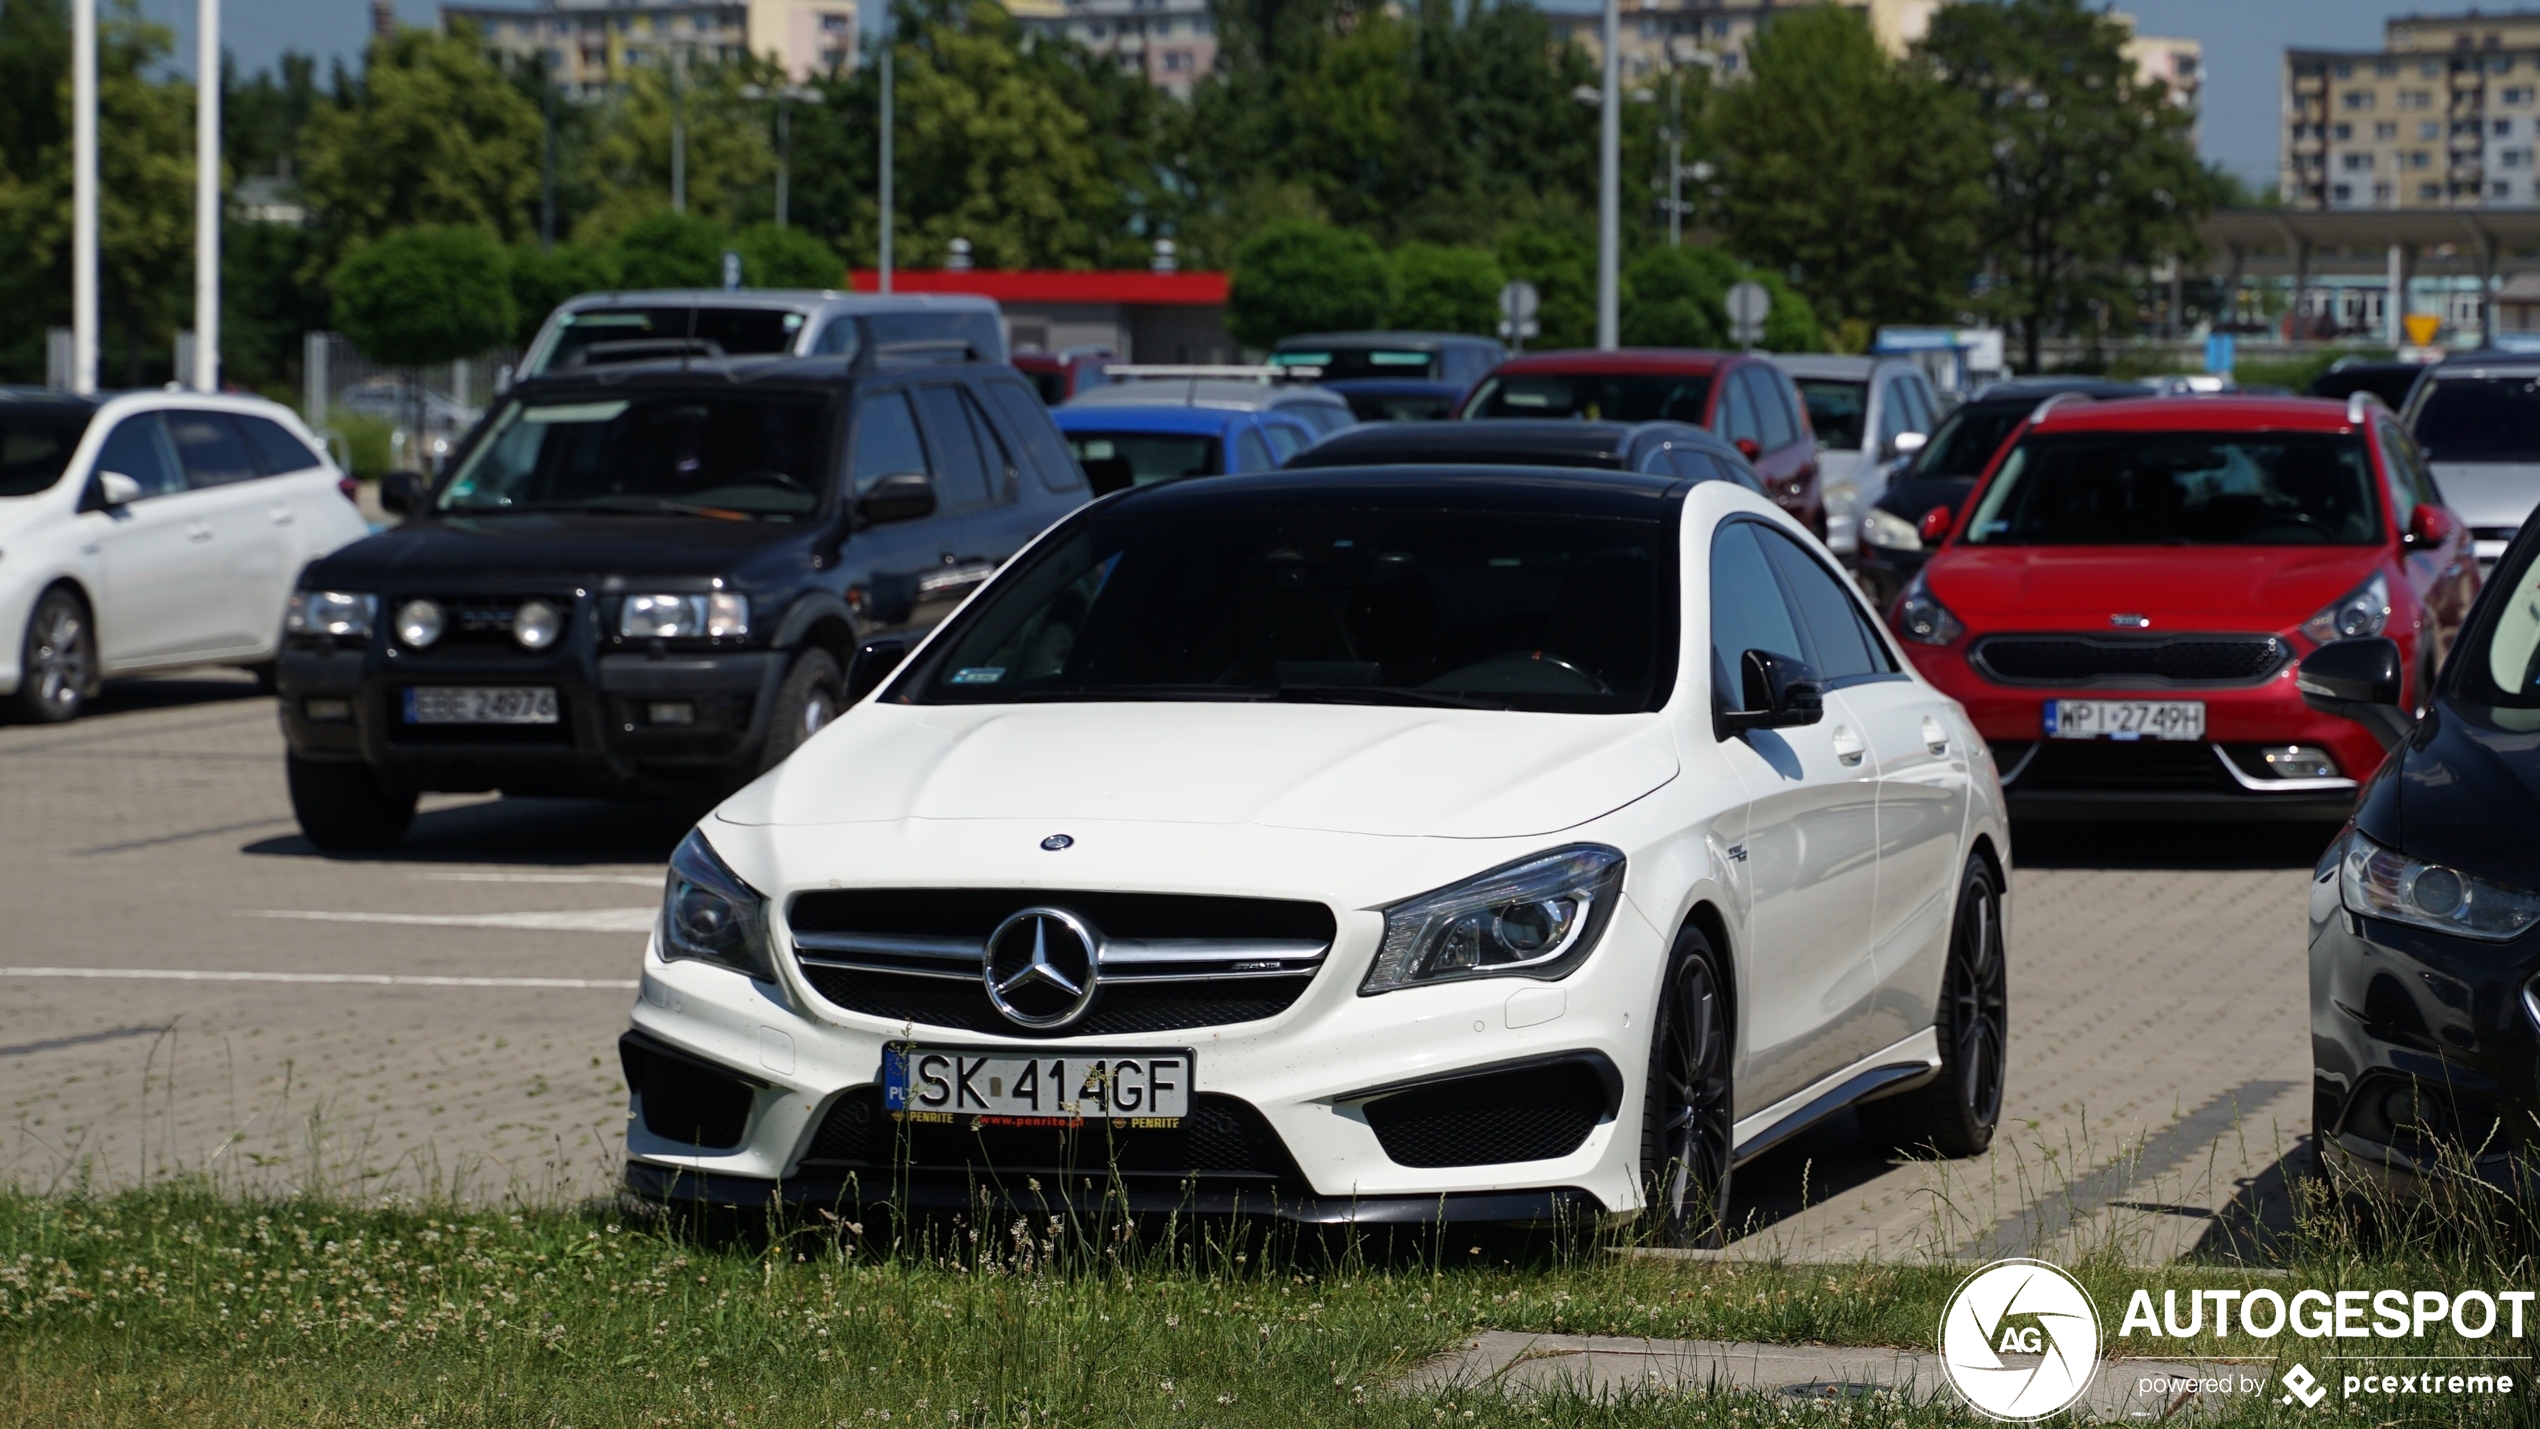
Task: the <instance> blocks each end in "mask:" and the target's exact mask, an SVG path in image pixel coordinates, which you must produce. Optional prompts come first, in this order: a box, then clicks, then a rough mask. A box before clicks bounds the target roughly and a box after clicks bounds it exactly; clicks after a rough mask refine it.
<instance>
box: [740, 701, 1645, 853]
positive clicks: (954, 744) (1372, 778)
mask: <svg viewBox="0 0 2540 1429" xmlns="http://www.w3.org/2000/svg"><path fill="white" fill-rule="evenodd" d="M1676 769H1677V763H1676V750H1675V741H1674V736H1673V732H1672V731H1671V730H1670V728H1669V727H1668V724H1667V722H1666V720H1665V718H1664V717H1663V716H1660V715H1656V714H1641V715H1555V714H1522V713H1514V712H1503V711H1476V710H1430V709H1401V708H1394V707H1390V706H1364V705H1300V704H1169V703H1156V704H1061V705H968V706H963V705H934V706H912V705H886V704H865V705H861V706H858V707H857V708H855V709H853V710H850V711H849V712H848V713H847V714H846V715H845V716H843V717H841V718H840V719H839V720H838V721H837V722H836V723H835V724H833V725H831V726H830V727H829V728H828V729H825V730H823V731H821V732H820V734H819V735H818V736H817V737H816V738H814V739H812V740H811V741H810V742H809V743H807V744H805V745H804V746H803V747H802V748H801V749H799V750H797V751H795V753H794V755H793V757H792V758H790V759H788V760H787V761H786V762H785V763H784V765H782V766H781V767H780V768H778V769H777V770H776V771H775V772H774V773H772V774H769V775H767V776H766V777H764V778H762V779H760V780H759V781H758V782H757V783H755V784H752V785H751V786H750V787H749V788H747V789H744V790H742V791H741V792H740V793H739V794H736V795H734V796H733V797H732V799H731V800H729V801H728V802H727V803H725V805H724V806H723V808H722V809H721V810H719V811H718V817H720V818H722V819H724V820H726V821H727V822H731V823H736V824H790V825H810V824H844V823H879V822H890V821H897V820H905V819H983V820H984V819H1040V820H1045V821H1050V823H1051V827H1052V829H1054V830H1057V829H1063V828H1065V827H1066V826H1067V824H1068V823H1069V822H1081V821H1087V820H1119V821H1136V822H1147V823H1165V824H1213V825H1232V824H1255V825H1260V826H1264V827H1269V828H1287V829H1309V830H1318V831H1323V832H1331V833H1362V834H1382V835H1396V836H1406V837H1418V836H1431V837H1443V838H1473V839H1487V838H1513V837H1519V836H1523V835H1530V834H1541V833H1549V832H1552V831H1554V830H1558V829H1565V828H1570V827H1572V826H1574V825H1577V824H1582V823H1585V822H1587V821H1588V820H1590V819H1593V818H1596V817H1597V816H1598V815H1601V814H1605V813H1609V812H1611V811H1613V810H1615V809H1618V808H1620V807H1622V806H1623V805H1625V804H1628V803H1631V802H1632V801H1634V800H1636V799H1639V798H1640V797H1641V796H1643V795H1645V794H1647V793H1649V792H1650V791H1651V790H1653V789H1656V788H1658V787H1659V786H1660V785H1663V784H1665V783H1666V782H1667V781H1669V780H1671V779H1673V778H1674V777H1675V776H1676Z"/></svg>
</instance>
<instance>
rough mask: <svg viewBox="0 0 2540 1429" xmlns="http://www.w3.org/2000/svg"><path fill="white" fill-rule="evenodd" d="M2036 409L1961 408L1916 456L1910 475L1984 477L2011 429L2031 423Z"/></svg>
mask: <svg viewBox="0 0 2540 1429" xmlns="http://www.w3.org/2000/svg"><path fill="white" fill-rule="evenodd" d="M2034 410H2035V408H2034V407H1961V408H1959V409H1958V410H1957V411H1955V412H1952V413H1950V414H1949V416H1948V418H1947V419H1946V420H1945V421H1943V422H1942V423H1941V424H1940V430H1939V431H1936V432H1934V433H1932V434H1931V440H1930V441H1928V442H1926V443H1924V444H1923V449H1922V450H1921V451H1919V452H1916V453H1915V454H1914V463H1913V465H1912V466H1910V467H1908V468H1906V470H1907V472H1908V474H1909V475H1912V476H1916V477H1922V478H1926V479H1939V478H1943V477H1952V476H1958V477H1967V476H1982V475H1983V474H1984V464H1985V463H1986V462H1989V461H1991V460H1993V454H1994V453H1995V452H1998V451H2000V450H2002V443H2003V440H2004V439H2005V438H2007V437H2009V436H2010V435H2011V429H2012V428H2013V427H2016V426H2018V425H2019V424H2020V423H2022V422H2024V421H2026V420H2028V414H2029V413H2030V412H2031V411H2034Z"/></svg>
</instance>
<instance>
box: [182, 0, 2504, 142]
mask: <svg viewBox="0 0 2540 1429" xmlns="http://www.w3.org/2000/svg"><path fill="white" fill-rule="evenodd" d="M1545 3H1547V4H1548V5H1550V6H1554V7H1557V8H1560V9H1574V8H1587V7H1581V6H1579V5H1577V4H1576V3H1575V0H1545ZM870 4H871V0H867V5H868V9H869V8H870ZM144 8H145V9H146V10H147V11H148V13H149V14H150V15H151V16H152V17H154V18H156V19H158V20H160V21H161V22H163V23H166V24H168V25H170V26H171V27H173V28H174V29H175V30H176V31H177V44H178V49H179V53H180V55H181V56H182V58H183V60H184V63H183V65H182V66H181V67H182V68H184V69H186V70H188V71H189V72H190V71H191V69H192V67H193V53H194V41H193V30H194V7H193V5H192V4H190V3H187V0H144ZM2118 8H2119V9H2124V10H2129V11H2131V12H2132V13H2133V14H2134V15H2135V17H2136V18H2137V20H2138V21H2139V22H2140V24H2141V27H2142V29H2143V30H2144V31H2145V32H2147V33H2151V34H2162V35H2190V36H2193V37H2195V38H2197V39H2199V40H2202V41H2204V43H2205V63H2206V69H2207V78H2206V87H2205V114H2204V131H2203V132H2204V146H2205V155H2206V157H2207V158H2209V159H2213V160H2215V161H2217V162H2219V163H2222V164H2223V165H2225V166H2226V167H2228V168H2230V169H2232V170H2233V171H2235V172H2237V173H2239V174H2241V175H2242V176H2244V177H2246V178H2249V179H2251V180H2253V181H2257V182H2260V183H2272V182H2273V181H2274V179H2275V165H2276V142H2277V137H2276V136H2277V130H2278V119H2277V105H2278V89H2279V87H2280V84H2281V65H2282V63H2283V56H2284V48H2285V46H2287V45H2288V44H2296V43H2298V44H2303V45H2311V46H2324V47H2336V48H2345V47H2353V48H2367V47H2371V46H2375V45H2377V44H2378V43H2379V42H2380V37H2381V24H2382V20H2383V19H2384V18H2385V17H2386V16H2389V15H2391V14H2395V13H2400V12H2401V11H2402V10H2403V9H2404V8H2405V7H2404V6H2403V5H2402V4H2400V3H2397V2H2396V0H2127V3H2123V4H2120V5H2119V6H2118ZM2441 8H2443V9H2446V10H2454V9H2465V8H2467V6H2466V5H2446V6H2443V7H2441ZM223 10H224V12H225V13H224V16H223V24H224V26H225V28H226V29H227V32H228V37H227V44H228V47H229V49H230V50H231V52H232V53H234V54H236V55H237V57H238V60H239V62H240V64H241V66H242V67H244V68H245V69H247V70H249V71H253V70H255V69H257V68H260V67H262V66H266V65H270V64H272V63H273V61H274V58H275V57H276V56H278V55H280V54H281V53H282V52H283V51H284V50H285V49H299V50H305V51H312V52H314V53H316V54H317V55H318V56H319V57H320V73H321V74H322V73H323V72H324V61H325V60H326V59H328V58H331V57H334V56H338V55H341V56H344V57H346V58H348V59H349V58H351V57H352V56H354V55H355V54H357V53H359V51H360V49H361V46H362V43H363V40H364V37H365V36H366V35H367V33H368V30H369V25H370V6H369V3H368V0H225V3H224V5H223ZM397 13H398V15H399V17H400V18H401V19H403V20H404V21H405V22H406V23H408V24H415V25H428V24H431V23H433V21H434V19H435V17H436V16H437V15H438V13H439V10H438V7H437V6H436V5H435V4H433V3H431V0H398V3H397Z"/></svg>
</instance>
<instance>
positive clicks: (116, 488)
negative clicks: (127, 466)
mask: <svg viewBox="0 0 2540 1429" xmlns="http://www.w3.org/2000/svg"><path fill="white" fill-rule="evenodd" d="M89 491H90V493H91V498H92V500H93V502H94V504H93V505H92V506H90V508H89V509H90V510H94V511H112V510H115V509H116V508H117V507H122V506H130V505H131V504H132V503H134V502H136V501H139V500H140V499H141V483H140V482H137V481H135V480H133V479H132V478H131V477H128V476H126V475H124V474H123V473H122V472H119V471H101V472H99V473H97V484H96V485H95V486H92V487H90V488H89Z"/></svg>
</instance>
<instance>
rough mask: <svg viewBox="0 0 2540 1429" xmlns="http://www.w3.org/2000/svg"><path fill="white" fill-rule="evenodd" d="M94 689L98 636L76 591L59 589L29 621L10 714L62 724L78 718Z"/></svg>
mask: <svg viewBox="0 0 2540 1429" xmlns="http://www.w3.org/2000/svg"><path fill="white" fill-rule="evenodd" d="M96 689H97V631H96V627H95V626H94V625H92V624H90V623H89V619H88V605H87V603H86V602H84V601H82V600H81V599H80V598H79V596H78V594H77V593H76V592H74V591H71V590H69V589H67V588H65V587H61V586H56V587H54V588H53V589H51V590H48V591H46V592H45V593H44V595H43V597H42V598H41V599H39V600H37V601H36V603H35V610H34V613H33V614H31V615H29V616H28V617H27V622H26V642H25V644H24V645H22V646H21V647H20V649H19V658H18V690H17V693H16V694H14V695H12V696H10V697H9V706H10V712H11V713H13V714H15V715H16V716H17V717H18V718H20V719H22V720H25V721H27V722H29V723H31V724H59V723H61V722H62V721H64V720H68V719H76V718H78V717H79V711H80V707H81V706H83V705H85V704H86V703H87V702H88V697H89V696H90V695H92V694H94V693H96Z"/></svg>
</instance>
